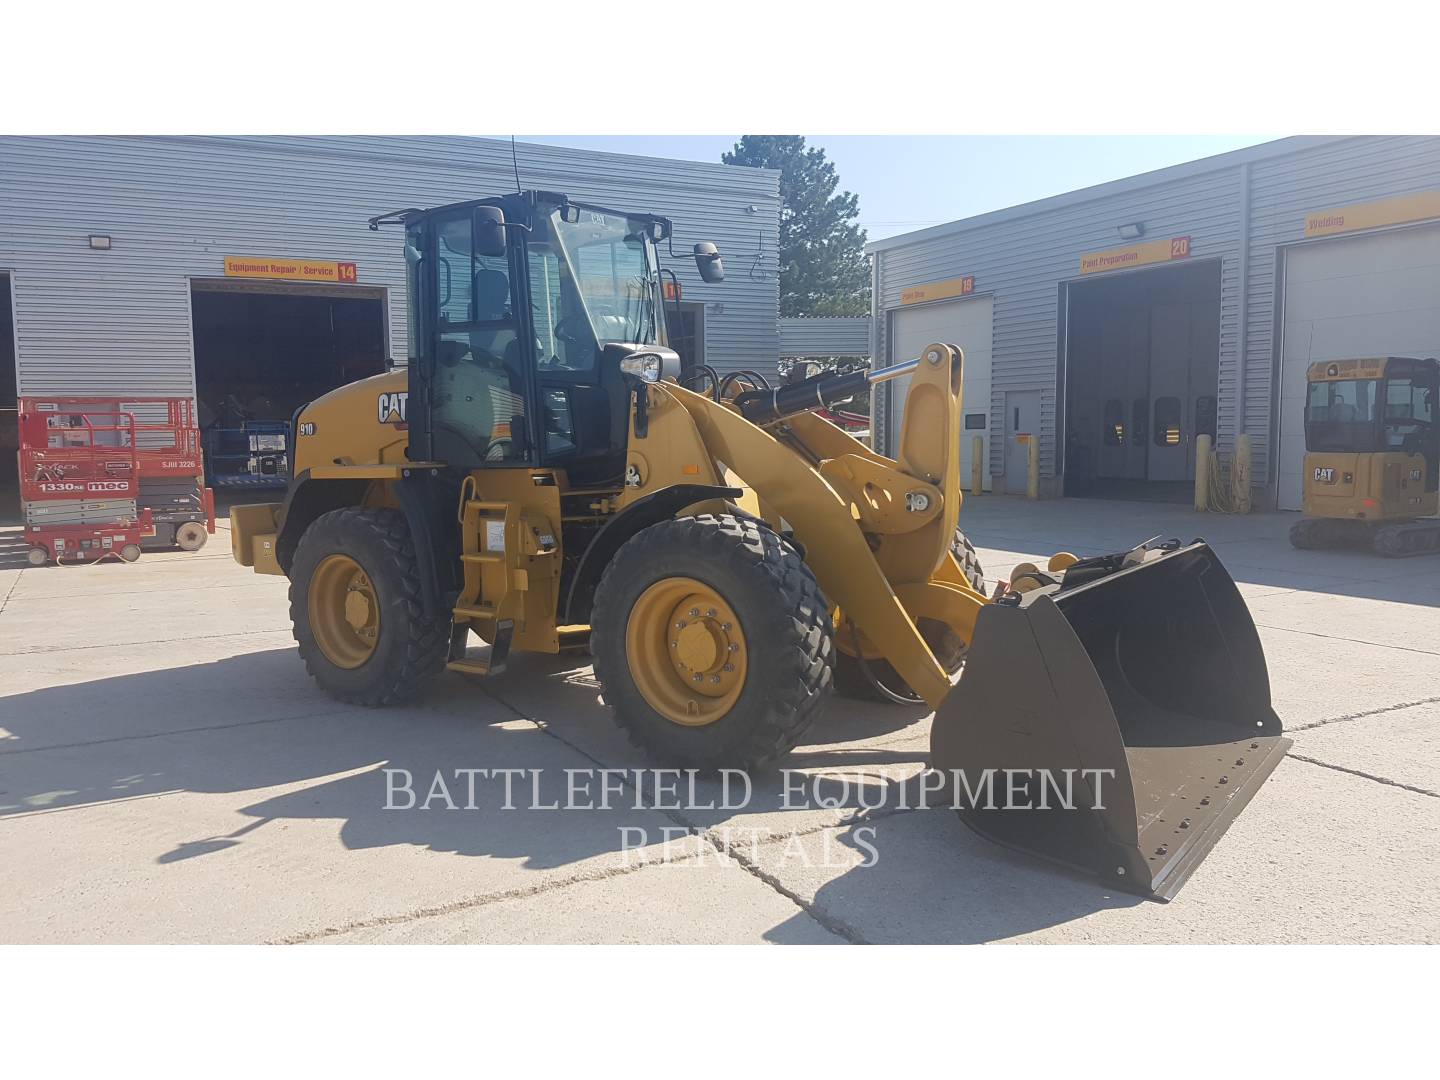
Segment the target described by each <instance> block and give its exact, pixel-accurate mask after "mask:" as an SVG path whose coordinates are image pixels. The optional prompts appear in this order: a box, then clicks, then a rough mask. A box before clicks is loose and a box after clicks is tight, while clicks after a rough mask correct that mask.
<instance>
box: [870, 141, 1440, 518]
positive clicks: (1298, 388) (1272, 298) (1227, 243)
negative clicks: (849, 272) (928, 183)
mask: <svg viewBox="0 0 1440 1080" xmlns="http://www.w3.org/2000/svg"><path fill="white" fill-rule="evenodd" d="M867 250H869V251H870V252H871V253H872V255H873V257H874V262H873V274H874V297H875V299H874V316H875V319H874V330H873V336H874V345H873V355H874V356H875V357H876V360H875V363H876V364H877V365H880V364H884V363H894V362H896V361H899V360H904V359H908V358H910V357H912V356H914V355H916V354H917V350H918V349H920V348H921V347H922V346H924V345H925V344H926V343H928V342H930V341H935V340H943V341H951V342H956V343H958V344H960V345H961V346H962V347H963V348H964V350H965V359H966V372H965V408H964V411H965V425H964V426H965V431H964V433H963V437H962V444H961V451H962V470H961V475H962V476H966V477H968V476H969V475H970V453H971V442H972V437H973V436H974V435H980V436H982V438H983V440H984V443H983V451H982V452H983V454H984V460H985V464H986V472H987V474H988V475H987V479H986V486H987V487H988V488H990V489H991V490H996V491H1011V492H1015V491H1024V490H1025V476H1026V468H1027V456H1028V439H1030V438H1038V439H1039V442H1040V454H1039V458H1040V473H1041V493H1042V494H1043V495H1052V496H1053V495H1060V494H1065V495H1105V496H1111V497H1126V498H1162V499H1185V498H1188V492H1189V489H1190V486H1191V484H1192V483H1193V477H1194V470H1195V460H1194V448H1195V436H1196V435H1197V434H1200V433H1210V434H1212V435H1214V436H1215V437H1216V444H1217V447H1218V449H1219V450H1220V452H1221V455H1222V457H1225V456H1227V455H1228V454H1229V453H1230V452H1231V450H1232V449H1233V446H1234V443H1235V437H1236V436H1237V435H1238V434H1240V433H1242V432H1243V433H1246V434H1248V435H1249V437H1250V440H1251V444H1252V453H1253V469H1252V474H1251V482H1252V484H1253V485H1254V486H1255V488H1257V489H1259V490H1257V491H1256V492H1255V503H1256V505H1258V506H1262V507H1278V508H1281V509H1290V510H1293V509H1299V508H1300V499H1301V465H1302V459H1303V453H1304V441H1303V440H1304V435H1303V430H1302V416H1303V395H1304V383H1305V368H1306V366H1307V365H1308V364H1309V363H1310V362H1311V361H1314V360H1328V359H1343V358H1350V357H1366V356H1385V355H1392V356H1419V357H1426V356H1436V355H1440V138H1421V137H1359V138H1310V137H1305V138H1291V139H1281V140H1278V141H1276V142H1271V143H1265V144H1262V145H1259V146H1254V147H1250V148H1247V149H1244V150H1238V151H1235V152H1233V153H1228V154H1222V155H1218V156H1215V157H1210V158H1205V159H1202V160H1200V161H1193V162H1189V163H1187V164H1184V165H1177V166H1174V167H1172V168H1167V169H1161V170H1157V171H1155V172H1150V173H1145V174H1143V175H1140V176H1134V177H1130V178H1128V179H1124V180H1117V181H1114V182H1112V183H1107V184H1101V185H1099V186H1096V187H1091V188H1085V189H1083V190H1080V191H1074V192H1070V193H1068V194H1065V195H1059V196H1056V197H1054V198H1049V199H1043V200H1040V201H1038V202H1033V203H1028V204H1025V205H1022V206H1016V207H1013V208H1011V209H1007V210H999V211H996V212H994V213H989V214H982V215H980V216H978V217H973V218H968V219H965V220H963V221H956V222H952V223H950V224H946V225H940V226H936V227H934V228H930V229H925V230H922V231H919V232H913V233H907V234H905V235H901V236H895V237H891V238H888V239H885V240H879V241H875V242H874V243H871V244H870V245H869V246H868V249H867ZM897 385H901V386H903V381H902V382H901V383H894V384H890V386H891V387H895V386H897ZM876 399H877V401H876V406H875V413H876V415H875V424H876V428H877V434H878V440H879V441H878V445H880V446H881V447H885V446H888V445H890V443H891V440H892V437H893V434H894V428H895V426H896V424H897V423H898V420H899V400H900V394H899V392H897V391H895V390H893V389H887V392H884V393H881V394H877V395H876ZM1062 448H1063V449H1062Z"/></svg>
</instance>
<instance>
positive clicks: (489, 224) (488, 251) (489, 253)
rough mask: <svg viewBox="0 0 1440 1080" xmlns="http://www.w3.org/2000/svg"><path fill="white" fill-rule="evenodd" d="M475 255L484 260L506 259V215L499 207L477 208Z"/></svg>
mask: <svg viewBox="0 0 1440 1080" xmlns="http://www.w3.org/2000/svg"><path fill="white" fill-rule="evenodd" d="M474 222H475V226H474V227H475V254H476V255H479V256H481V257H482V258H488V259H503V258H504V257H505V214H504V212H503V211H502V210H501V209H500V208H499V207H498V206H477V207H476V208H475V218H474Z"/></svg>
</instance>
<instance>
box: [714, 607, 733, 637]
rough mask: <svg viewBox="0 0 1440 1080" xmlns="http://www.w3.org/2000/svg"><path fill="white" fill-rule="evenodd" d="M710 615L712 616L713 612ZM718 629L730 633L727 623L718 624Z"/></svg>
mask: <svg viewBox="0 0 1440 1080" xmlns="http://www.w3.org/2000/svg"><path fill="white" fill-rule="evenodd" d="M711 614H712V615H713V614H714V612H711ZM720 629H721V630H724V631H725V632H726V633H727V634H728V633H729V632H730V624H729V623H728V622H722V623H721V624H720Z"/></svg>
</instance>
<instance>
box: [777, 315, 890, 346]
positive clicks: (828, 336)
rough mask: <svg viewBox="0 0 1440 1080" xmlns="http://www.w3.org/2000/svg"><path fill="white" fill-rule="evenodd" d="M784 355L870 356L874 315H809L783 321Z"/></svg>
mask: <svg viewBox="0 0 1440 1080" xmlns="http://www.w3.org/2000/svg"><path fill="white" fill-rule="evenodd" d="M780 355H781V356H869V355H870V316H868V315H860V316H843V315H805V316H800V317H797V318H784V319H781V320H780Z"/></svg>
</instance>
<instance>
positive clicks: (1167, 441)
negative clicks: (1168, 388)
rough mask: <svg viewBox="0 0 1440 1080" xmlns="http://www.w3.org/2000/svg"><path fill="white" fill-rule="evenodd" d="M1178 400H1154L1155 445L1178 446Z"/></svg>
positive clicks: (1166, 398) (1165, 398)
mask: <svg viewBox="0 0 1440 1080" xmlns="http://www.w3.org/2000/svg"><path fill="white" fill-rule="evenodd" d="M1180 416H1181V412H1180V399H1179V398H1178V397H1162V398H1156V399H1155V445H1156V446H1179V445H1180Z"/></svg>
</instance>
